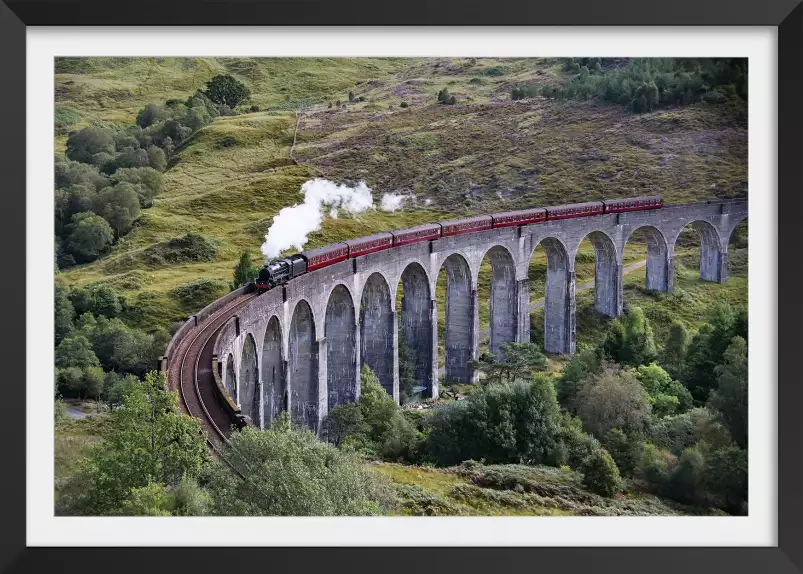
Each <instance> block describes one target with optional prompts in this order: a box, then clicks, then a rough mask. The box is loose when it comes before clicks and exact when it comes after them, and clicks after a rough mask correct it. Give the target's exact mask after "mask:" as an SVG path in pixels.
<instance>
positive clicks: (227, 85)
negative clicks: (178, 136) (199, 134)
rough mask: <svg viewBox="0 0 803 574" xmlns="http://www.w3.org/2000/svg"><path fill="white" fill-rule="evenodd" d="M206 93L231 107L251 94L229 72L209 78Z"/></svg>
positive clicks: (212, 98)
mask: <svg viewBox="0 0 803 574" xmlns="http://www.w3.org/2000/svg"><path fill="white" fill-rule="evenodd" d="M204 94H205V95H206V96H207V97H208V98H209V99H210V100H212V101H213V102H215V103H216V104H221V105H226V106H229V107H230V108H231V109H234V108H236V107H237V105H238V104H239V103H240V102H242V101H243V100H245V99H246V98H248V97H249V96H250V92H249V90H248V88H246V87H245V85H244V84H243V83H242V82H240V81H238V80H237V79H235V78H233V77H232V76H229V75H228V74H226V75H217V76H215V77H213V78H212V79H211V80H209V81H208V82H207V84H206V91H205V92H204ZM174 139H175V138H174Z"/></svg>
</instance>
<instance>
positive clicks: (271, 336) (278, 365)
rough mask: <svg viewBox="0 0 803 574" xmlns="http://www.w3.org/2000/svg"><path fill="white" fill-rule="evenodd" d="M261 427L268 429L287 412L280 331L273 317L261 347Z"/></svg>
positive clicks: (277, 319) (277, 321)
mask: <svg viewBox="0 0 803 574" xmlns="http://www.w3.org/2000/svg"><path fill="white" fill-rule="evenodd" d="M262 397H263V398H262V400H263V427H264V428H270V426H271V424H272V423H273V421H275V420H276V418H277V417H278V416H279V414H280V413H281V412H282V411H285V410H287V401H288V398H289V397H288V394H287V380H286V377H285V364H284V357H283V355H282V330H281V326H280V325H279V318H278V317H276V316H275V315H274V316H273V317H271V318H270V321H268V327H267V329H266V330H265V342H264V343H263V345H262Z"/></svg>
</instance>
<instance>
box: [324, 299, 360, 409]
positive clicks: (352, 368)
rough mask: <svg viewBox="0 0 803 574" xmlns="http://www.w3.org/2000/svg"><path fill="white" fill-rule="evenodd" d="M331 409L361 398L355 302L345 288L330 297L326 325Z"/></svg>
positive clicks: (327, 375) (328, 388) (327, 374)
mask: <svg viewBox="0 0 803 574" xmlns="http://www.w3.org/2000/svg"><path fill="white" fill-rule="evenodd" d="M324 334H325V336H326V383H327V394H328V409H329V411H331V410H332V409H334V408H335V407H336V406H338V405H342V404H346V403H353V402H354V401H355V400H356V398H357V356H356V355H357V353H356V345H355V343H356V325H355V320H354V303H353V302H352V300H351V294H350V293H349V291H348V289H346V288H345V287H344V286H343V285H337V286H336V287H335V288H334V289H333V290H332V294H331V295H330V296H329V302H328V303H327V305H326V319H325V322H324Z"/></svg>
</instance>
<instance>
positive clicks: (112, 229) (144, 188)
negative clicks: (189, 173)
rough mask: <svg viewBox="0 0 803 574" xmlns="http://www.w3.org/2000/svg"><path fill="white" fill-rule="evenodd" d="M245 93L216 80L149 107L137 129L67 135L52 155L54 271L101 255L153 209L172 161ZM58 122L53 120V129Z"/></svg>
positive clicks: (96, 128) (100, 128)
mask: <svg viewBox="0 0 803 574" xmlns="http://www.w3.org/2000/svg"><path fill="white" fill-rule="evenodd" d="M248 96H249V93H248V90H247V89H246V88H245V86H243V85H242V84H241V83H239V82H238V81H237V80H235V79H234V78H232V77H231V76H215V77H214V78H212V79H211V80H210V81H209V83H207V86H206V90H204V91H201V90H198V91H196V92H195V94H193V95H192V96H190V97H189V98H187V100H184V101H182V100H178V99H172V100H168V101H166V102H164V103H163V104H148V105H147V106H145V108H144V109H143V110H141V111H140V112H139V114H137V118H136V125H132V126H127V127H120V126H118V125H115V124H111V123H107V122H94V123H93V124H92V125H90V126H89V127H86V128H83V129H81V130H76V131H72V132H70V135H69V137H68V139H67V151H66V154H65V155H64V156H61V155H56V158H55V162H56V165H55V173H56V181H55V186H56V194H55V196H56V201H55V230H56V263H57V265H58V266H59V267H60V268H65V267H69V266H72V265H75V264H77V263H87V262H90V261H93V260H95V259H97V258H98V257H100V256H101V255H103V254H104V253H105V252H107V251H108V249H109V248H110V247H111V245H113V244H114V242H115V241H117V240H118V239H119V238H120V237H122V236H124V235H125V234H126V233H128V232H129V231H130V230H131V228H132V226H133V225H134V222H135V221H136V220H137V219H138V218H139V215H140V211H141V210H142V209H146V208H148V207H151V206H152V205H153V199H154V198H155V197H156V196H157V195H159V194H160V193H161V192H162V190H163V188H164V183H163V180H162V172H164V171H165V169H167V163H168V160H169V159H170V157H171V156H172V155H173V154H174V153H175V152H176V150H178V149H179V148H180V146H181V145H182V144H183V143H184V142H186V141H187V139H188V138H189V137H190V136H192V134H194V133H195V132H197V131H198V130H199V129H201V128H202V127H204V126H205V125H207V124H209V123H211V122H212V121H213V120H214V119H215V118H216V117H217V116H219V115H233V114H234V112H233V111H232V110H233V109H234V108H236V106H237V105H239V104H240V103H242V102H244V101H245V99H246V98H247V97H248ZM63 119H64V118H60V117H59V116H58V115H57V117H56V124H57V125H56V129H57V130H58V129H59V122H60V121H63Z"/></svg>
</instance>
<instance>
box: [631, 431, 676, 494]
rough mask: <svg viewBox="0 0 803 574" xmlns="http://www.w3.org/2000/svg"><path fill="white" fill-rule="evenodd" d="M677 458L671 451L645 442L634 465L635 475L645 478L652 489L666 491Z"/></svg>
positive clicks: (660, 491)
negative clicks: (639, 457) (636, 463)
mask: <svg viewBox="0 0 803 574" xmlns="http://www.w3.org/2000/svg"><path fill="white" fill-rule="evenodd" d="M676 464H677V458H676V457H675V456H674V455H672V454H671V453H669V452H667V451H665V450H661V449H659V448H658V447H657V446H655V445H654V444H650V443H646V444H644V447H643V449H642V451H641V459H640V460H639V462H638V465H637V466H636V475H637V476H638V477H639V478H642V479H643V480H645V481H646V482H647V483H648V484H649V485H650V488H651V489H652V490H654V491H655V492H658V493H663V492H666V490H667V487H668V486H669V480H670V477H671V476H672V472H673V471H674V470H675V465H676Z"/></svg>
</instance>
